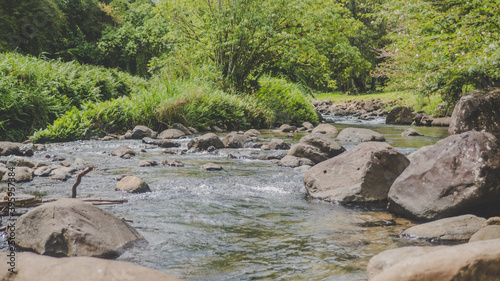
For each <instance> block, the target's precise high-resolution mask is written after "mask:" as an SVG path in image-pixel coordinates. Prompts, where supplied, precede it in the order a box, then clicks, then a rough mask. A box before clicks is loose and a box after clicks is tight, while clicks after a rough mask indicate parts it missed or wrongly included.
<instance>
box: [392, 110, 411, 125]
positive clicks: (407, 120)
mask: <svg viewBox="0 0 500 281" xmlns="http://www.w3.org/2000/svg"><path fill="white" fill-rule="evenodd" d="M414 118H415V113H413V112H412V110H411V108H409V107H407V106H396V107H395V108H393V109H392V110H391V111H389V114H387V117H386V119H385V123H386V124H394V125H411V123H413V119H414Z"/></svg>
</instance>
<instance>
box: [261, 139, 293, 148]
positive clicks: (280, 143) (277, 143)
mask: <svg viewBox="0 0 500 281" xmlns="http://www.w3.org/2000/svg"><path fill="white" fill-rule="evenodd" d="M260 149H262V150H270V149H273V150H287V149H290V143H287V142H285V141H284V140H282V139H277V138H273V139H271V141H270V142H269V143H268V144H264V145H262V146H261V147H260Z"/></svg>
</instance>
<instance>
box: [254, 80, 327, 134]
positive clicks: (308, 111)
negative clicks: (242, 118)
mask: <svg viewBox="0 0 500 281" xmlns="http://www.w3.org/2000/svg"><path fill="white" fill-rule="evenodd" d="M259 85H260V89H259V91H258V92H257V93H256V94H255V98H256V99H257V100H259V101H260V103H261V104H262V105H263V106H265V107H267V108H269V109H270V110H271V112H273V116H271V123H272V124H273V125H281V124H290V125H297V126H300V125H301V124H302V123H303V122H305V121H308V122H311V123H313V124H318V123H319V121H318V114H317V113H316V110H315V109H314V107H313V106H312V104H311V101H310V99H309V97H308V96H307V95H306V94H305V93H303V92H301V91H300V88H299V87H298V86H297V85H296V84H293V83H290V82H287V81H286V80H284V79H279V78H272V77H263V78H261V79H260V80H259Z"/></svg>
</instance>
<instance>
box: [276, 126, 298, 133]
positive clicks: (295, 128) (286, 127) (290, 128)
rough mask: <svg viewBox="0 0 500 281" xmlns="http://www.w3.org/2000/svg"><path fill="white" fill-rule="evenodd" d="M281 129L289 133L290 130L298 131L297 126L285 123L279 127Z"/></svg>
mask: <svg viewBox="0 0 500 281" xmlns="http://www.w3.org/2000/svg"><path fill="white" fill-rule="evenodd" d="M279 130H280V131H282V132H283V133H288V132H293V131H296V130H297V127H295V126H290V125H288V124H283V125H281V127H280V128H279Z"/></svg>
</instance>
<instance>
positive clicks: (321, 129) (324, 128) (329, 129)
mask: <svg viewBox="0 0 500 281" xmlns="http://www.w3.org/2000/svg"><path fill="white" fill-rule="evenodd" d="M312 133H313V134H314V133H320V134H327V135H337V134H338V133H339V130H337V128H335V127H334V126H333V125H330V124H319V125H318V126H316V128H314V129H313V130H312Z"/></svg>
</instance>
